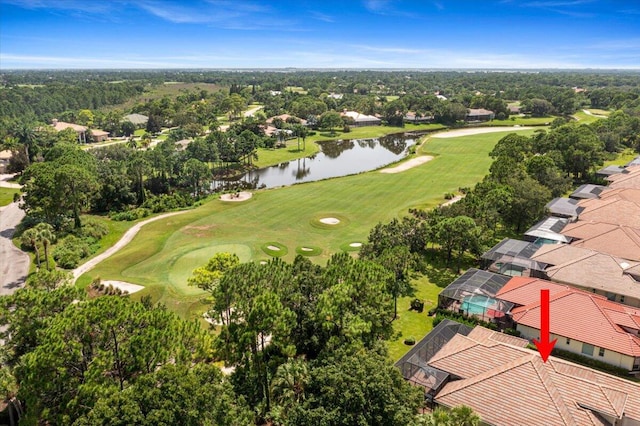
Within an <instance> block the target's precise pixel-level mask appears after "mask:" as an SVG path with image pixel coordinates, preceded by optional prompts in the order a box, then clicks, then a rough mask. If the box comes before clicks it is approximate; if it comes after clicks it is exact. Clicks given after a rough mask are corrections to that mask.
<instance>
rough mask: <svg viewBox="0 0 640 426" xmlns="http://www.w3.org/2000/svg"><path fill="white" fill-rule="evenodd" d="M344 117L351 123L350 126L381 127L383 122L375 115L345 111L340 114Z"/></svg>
mask: <svg viewBox="0 0 640 426" xmlns="http://www.w3.org/2000/svg"><path fill="white" fill-rule="evenodd" d="M340 115H341V116H342V117H346V118H347V119H349V121H351V124H349V125H350V126H353V127H363V126H379V125H380V124H382V120H380V119H379V118H378V117H374V116H373V115H367V114H361V113H359V112H356V111H343V112H342V113H341V114H340Z"/></svg>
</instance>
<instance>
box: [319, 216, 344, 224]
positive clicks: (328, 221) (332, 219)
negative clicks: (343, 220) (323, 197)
mask: <svg viewBox="0 0 640 426" xmlns="http://www.w3.org/2000/svg"><path fill="white" fill-rule="evenodd" d="M320 222H322V223H324V224H325V225H337V224H339V223H340V219H336V218H335V217H323V218H322V219H320Z"/></svg>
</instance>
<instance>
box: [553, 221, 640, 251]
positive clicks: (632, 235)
mask: <svg viewBox="0 0 640 426" xmlns="http://www.w3.org/2000/svg"><path fill="white" fill-rule="evenodd" d="M562 232H563V234H564V235H566V236H569V237H571V238H573V241H571V245H573V246H576V247H583V248H587V249H592V250H597V251H599V252H602V253H608V254H611V255H614V256H618V257H622V258H624V259H631V260H637V261H640V229H637V228H630V227H628V226H619V225H614V224H611V223H598V222H583V221H578V222H575V223H572V224H569V225H567V227H566V228H565V229H564V230H563V231H562Z"/></svg>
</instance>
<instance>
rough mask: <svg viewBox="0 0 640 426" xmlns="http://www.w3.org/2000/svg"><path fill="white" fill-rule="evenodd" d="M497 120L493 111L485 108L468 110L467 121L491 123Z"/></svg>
mask: <svg viewBox="0 0 640 426" xmlns="http://www.w3.org/2000/svg"><path fill="white" fill-rule="evenodd" d="M494 118H496V114H495V113H494V112H493V111H489V110H488V109H484V108H478V109H475V108H471V109H468V110H467V116H466V118H465V120H466V121H491V120H493V119H494Z"/></svg>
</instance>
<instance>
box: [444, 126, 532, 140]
mask: <svg viewBox="0 0 640 426" xmlns="http://www.w3.org/2000/svg"><path fill="white" fill-rule="evenodd" d="M528 129H533V127H527V126H513V127H476V128H473V129H457V130H449V131H447V132H442V133H435V134H433V135H431V137H432V138H457V137H460V136H471V135H481V134H483V133H496V132H513V131H514V130H528Z"/></svg>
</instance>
